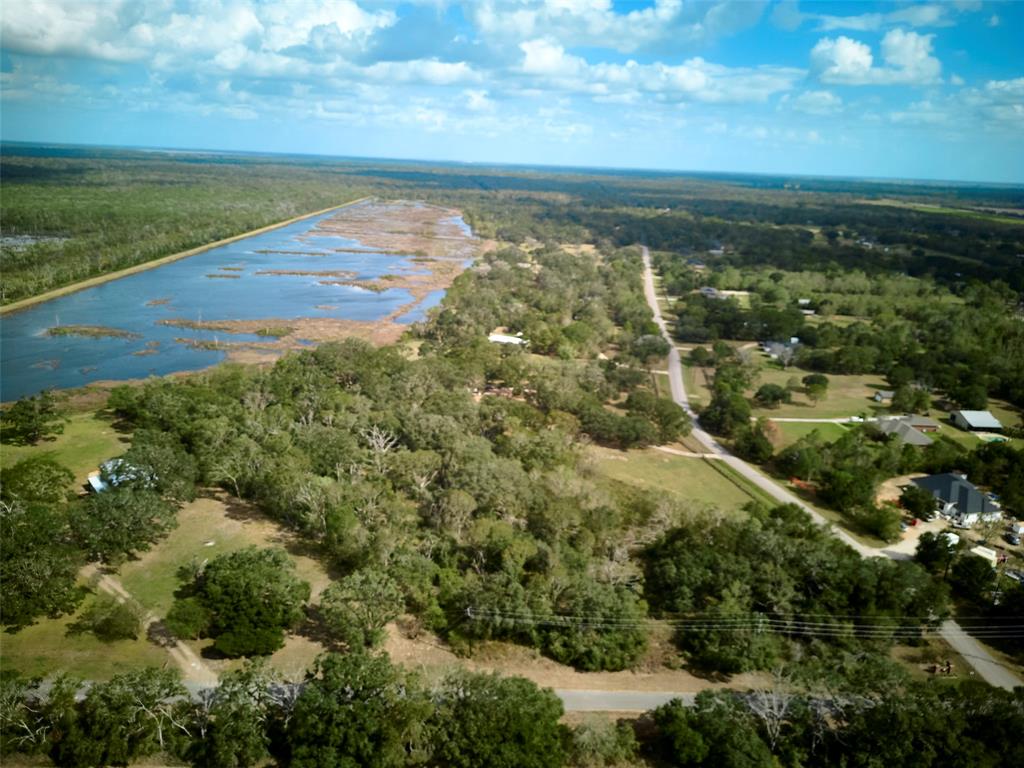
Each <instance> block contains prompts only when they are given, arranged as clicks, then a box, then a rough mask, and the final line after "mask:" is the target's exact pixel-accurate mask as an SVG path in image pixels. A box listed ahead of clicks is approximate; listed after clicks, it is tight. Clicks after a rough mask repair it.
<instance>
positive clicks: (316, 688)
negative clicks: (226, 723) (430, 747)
mask: <svg viewBox="0 0 1024 768" xmlns="http://www.w3.org/2000/svg"><path fill="white" fill-rule="evenodd" d="M431 709H432V707H431V704H430V701H429V699H428V698H427V696H426V695H425V693H424V692H423V690H422V689H421V688H420V686H419V683H418V682H417V680H416V679H415V678H414V677H411V676H410V675H408V674H407V673H404V672H402V671H401V670H400V669H399V668H397V667H394V666H392V664H391V662H390V661H388V659H387V657H386V656H369V655H366V654H364V653H351V654H346V655H345V656H339V655H337V654H327V655H325V656H322V657H320V658H319V659H318V660H317V662H316V664H315V666H314V667H313V669H312V670H311V672H310V674H309V677H308V678H307V680H306V683H305V685H304V686H303V688H302V692H301V693H300V694H299V696H298V699H297V700H296V702H295V705H294V707H293V708H292V710H291V713H290V716H289V717H288V720H287V723H286V724H285V725H284V727H283V729H282V730H283V733H282V734H281V737H280V738H279V739H275V741H274V743H273V746H272V750H273V751H274V753H275V756H276V757H277V758H278V760H279V761H280V762H281V763H282V764H284V765H290V766H294V767H295V768H306V767H307V766H308V768H320V767H321V766H327V765H335V766H352V767H353V768H355V766H365V767H366V768H392V766H394V767H395V768H398V767H399V766H405V765H408V764H409V763H410V762H413V763H415V762H416V760H415V759H414V758H416V757H417V756H418V757H422V756H423V753H424V751H425V747H426V744H427V741H426V739H425V738H424V724H425V722H426V720H427V718H428V717H429V716H430V713H431Z"/></svg>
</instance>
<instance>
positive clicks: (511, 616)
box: [466, 608, 1024, 639]
mask: <svg viewBox="0 0 1024 768" xmlns="http://www.w3.org/2000/svg"><path fill="white" fill-rule="evenodd" d="M466 616H467V618H469V619H470V620H472V621H484V620H488V619H489V620H496V621H501V622H505V623H510V624H521V625H526V626H548V627H569V626H579V627H582V628H584V629H607V630H616V629H619V630H623V629H649V628H652V627H655V626H670V627H674V628H676V629H678V630H680V631H686V632H694V633H700V632H737V633H741V632H755V633H756V632H765V631H770V632H775V633H778V634H789V635H802V636H807V637H832V638H842V637H851V636H854V637H859V638H862V639H896V638H907V639H915V638H918V637H921V636H922V635H926V634H928V635H930V634H938V631H939V630H938V628H937V627H934V626H929V625H928V624H924V625H922V626H907V625H906V624H905V623H879V622H860V623H855V622H850V623H841V622H808V621H801V620H799V619H796V618H792V619H788V618H776V617H771V616H765V615H759V614H755V615H752V616H749V617H699V618H686V619H667V620H657V619H622V618H617V617H607V616H598V615H589V616H582V615H571V614H547V615H545V614H531V613H527V612H503V611H492V610H487V609H478V608H469V609H467V611H466ZM937 620H938V619H937V617H931V618H930V619H929V621H932V622H934V621H937ZM903 621H905V619H903ZM970 634H971V635H972V636H973V637H977V638H980V639H986V638H988V639H996V638H1024V624H1019V623H1018V624H1004V625H1001V626H988V627H979V628H977V629H975V630H973V631H972V632H971V633H970Z"/></svg>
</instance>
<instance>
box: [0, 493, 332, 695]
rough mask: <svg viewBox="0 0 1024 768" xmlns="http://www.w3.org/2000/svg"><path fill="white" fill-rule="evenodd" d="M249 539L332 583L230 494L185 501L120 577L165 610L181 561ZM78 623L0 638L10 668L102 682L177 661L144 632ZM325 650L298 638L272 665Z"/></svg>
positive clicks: (314, 580) (48, 624)
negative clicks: (110, 638) (133, 636)
mask: <svg viewBox="0 0 1024 768" xmlns="http://www.w3.org/2000/svg"><path fill="white" fill-rule="evenodd" d="M250 545H253V546H259V547H269V546H279V547H284V548H285V549H286V550H287V551H288V553H289V555H290V556H291V558H292V561H293V562H294V563H295V567H296V574H297V575H298V576H299V578H301V579H304V580H305V581H307V582H309V584H310V586H311V587H312V591H313V597H314V599H315V598H316V597H317V596H318V595H319V593H320V592H321V591H323V589H324V588H325V587H326V586H327V585H328V584H329V583H330V576H329V575H328V573H327V571H326V570H325V569H324V567H323V566H322V564H321V563H320V562H319V561H318V560H316V559H315V558H313V557H311V556H310V555H309V554H308V553H307V552H306V551H305V549H304V548H303V546H302V544H301V542H300V541H298V540H297V539H296V538H295V537H294V536H293V535H292V534H291V533H290V532H288V531H286V530H284V529H282V528H281V527H280V526H278V525H277V524H276V523H274V522H272V521H270V520H268V519H267V518H265V517H263V516H262V515H261V514H260V513H258V512H257V511H255V510H254V509H252V508H251V507H250V506H248V505H246V504H243V503H242V502H238V501H235V500H233V499H230V498H229V497H228V496H227V495H224V494H217V495H216V496H206V497H201V498H199V499H196V501H194V502H192V503H190V504H187V505H186V506H185V507H184V508H183V509H182V510H181V512H180V513H179V514H178V527H177V528H176V529H175V530H174V531H172V532H171V533H170V535H168V536H167V538H166V539H164V540H163V541H162V542H160V543H159V544H158V545H157V546H155V547H154V548H153V549H151V550H150V551H149V552H146V553H144V554H143V555H142V556H141V557H140V558H139V559H138V560H134V561H131V562H129V563H126V564H125V565H124V566H122V567H121V569H120V572H119V573H118V574H117V576H118V578H119V579H120V581H121V583H122V584H123V585H124V586H125V588H126V589H127V590H128V592H129V593H131V595H132V597H133V598H135V600H136V601H137V602H138V603H139V604H140V605H141V606H142V607H143V608H144V609H145V610H146V611H149V612H152V613H153V614H155V615H157V616H163V615H164V614H166V613H167V610H168V609H169V608H170V606H171V603H173V601H174V592H175V591H176V590H177V589H178V588H179V586H180V581H179V579H178V570H179V569H180V568H181V567H182V566H188V565H190V564H191V563H193V562H202V561H204V560H207V559H210V558H213V557H216V556H217V555H219V554H223V553H226V552H232V551H235V550H238V549H242V548H243V547H247V546H250ZM74 621H75V617H64V618H61V619H44V620H42V621H40V622H38V623H37V624H35V625H33V626H31V627H28V628H26V629H24V630H22V631H21V632H18V633H16V634H4V635H2V636H0V654H2V659H3V666H4V668H10V669H17V670H19V671H20V672H22V673H24V674H42V673H52V672H53V671H55V670H64V671H68V672H71V673H73V674H76V675H80V676H82V677H83V678H85V679H91V680H104V679H107V678H109V677H110V676H111V675H113V674H116V673H118V672H123V671H125V670H127V669H132V668H137V667H139V666H145V665H150V666H164V665H165V664H170V663H171V662H170V657H169V656H168V655H167V652H166V651H164V650H162V649H161V648H159V647H157V646H156V645H153V644H152V643H150V642H148V641H147V640H146V639H145V638H142V639H139V640H135V641H118V642H116V643H103V642H100V641H99V640H97V639H96V638H95V637H93V636H92V635H90V634H82V635H75V636H68V634H67V628H68V625H69V624H71V623H73V622H74ZM206 644H209V643H208V642H204V643H199V644H196V645H195V646H194V647H196V648H199V647H201V646H202V645H206ZM322 650H323V649H322V647H320V646H319V645H317V644H315V643H312V642H310V641H308V640H306V639H305V638H301V637H293V638H290V639H289V641H288V644H287V645H286V647H285V648H283V649H282V650H281V651H279V652H278V654H275V655H274V656H273V657H271V663H272V664H274V665H275V666H277V668H278V669H280V670H281V671H283V672H288V673H292V672H294V671H295V670H296V669H299V668H304V667H305V666H306V665H307V664H308V663H309V662H310V661H312V660H313V659H314V658H315V657H316V655H317V654H318V653H319V652H321V651H322ZM278 657H280V658H278ZM278 662H280V664H279V663H278ZM233 664H234V662H223V663H221V662H218V663H217V664H216V665H213V664H211V666H216V667H217V668H218V669H221V668H230V667H231V666H232V665H233Z"/></svg>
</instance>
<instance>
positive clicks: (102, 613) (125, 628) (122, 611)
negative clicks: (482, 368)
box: [68, 595, 142, 643]
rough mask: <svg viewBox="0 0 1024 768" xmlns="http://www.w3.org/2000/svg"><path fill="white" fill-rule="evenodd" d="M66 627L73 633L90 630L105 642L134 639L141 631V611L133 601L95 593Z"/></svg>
mask: <svg viewBox="0 0 1024 768" xmlns="http://www.w3.org/2000/svg"><path fill="white" fill-rule="evenodd" d="M68 629H69V631H70V632H71V633H74V634H77V633H80V632H92V633H93V634H94V635H95V636H96V637H98V638H99V639H100V640H103V641H104V642H107V643H111V642H114V641H115V640H135V639H136V638H137V637H138V636H139V633H140V632H141V631H142V611H141V610H140V609H139V607H138V606H137V605H135V604H133V603H130V602H127V601H125V602H120V601H118V600H116V599H114V598H113V597H111V596H110V595H97V596H96V597H95V598H94V599H93V601H92V602H91V603H89V605H88V606H86V608H85V610H84V611H83V612H82V615H81V616H80V617H79V618H78V619H77V620H76V621H75V623H74V624H72V625H71V626H70V627H69V628H68Z"/></svg>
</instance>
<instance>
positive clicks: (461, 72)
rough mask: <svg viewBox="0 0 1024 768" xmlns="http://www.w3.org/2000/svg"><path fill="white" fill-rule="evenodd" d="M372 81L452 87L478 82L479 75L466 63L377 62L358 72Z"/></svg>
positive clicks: (420, 60) (435, 61)
mask: <svg viewBox="0 0 1024 768" xmlns="http://www.w3.org/2000/svg"><path fill="white" fill-rule="evenodd" d="M358 73H359V74H363V75H365V76H367V77H369V78H370V79H372V80H376V81H379V82H388V83H421V84H425V85H453V84H457V83H472V82H476V81H478V80H480V77H481V76H480V74H479V73H478V72H476V71H474V70H473V68H472V67H470V66H469V65H468V64H466V62H464V61H457V62H448V61H437V60H436V59H417V60H415V61H379V62H377V63H376V64H373V65H371V66H369V67H364V68H363V69H361V70H358Z"/></svg>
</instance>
